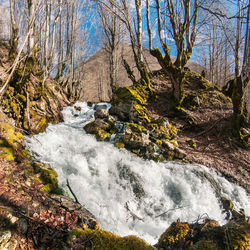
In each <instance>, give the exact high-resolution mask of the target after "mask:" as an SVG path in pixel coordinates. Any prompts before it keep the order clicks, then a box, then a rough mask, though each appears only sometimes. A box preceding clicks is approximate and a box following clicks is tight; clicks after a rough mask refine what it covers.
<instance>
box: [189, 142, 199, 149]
mask: <svg viewBox="0 0 250 250" xmlns="http://www.w3.org/2000/svg"><path fill="white" fill-rule="evenodd" d="M187 143H188V144H189V146H190V147H192V148H193V149H196V148H197V144H196V143H195V142H194V141H193V140H188V141H187Z"/></svg>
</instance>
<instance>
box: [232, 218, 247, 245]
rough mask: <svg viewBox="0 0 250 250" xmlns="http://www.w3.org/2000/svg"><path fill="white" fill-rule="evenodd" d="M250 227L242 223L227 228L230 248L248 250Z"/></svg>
mask: <svg viewBox="0 0 250 250" xmlns="http://www.w3.org/2000/svg"><path fill="white" fill-rule="evenodd" d="M249 228H250V225H249V223H248V222H244V223H242V224H241V225H236V224H235V225H233V224H231V225H230V226H228V237H229V239H230V247H231V248H232V249H234V250H236V249H237V250H244V249H250V230H249Z"/></svg>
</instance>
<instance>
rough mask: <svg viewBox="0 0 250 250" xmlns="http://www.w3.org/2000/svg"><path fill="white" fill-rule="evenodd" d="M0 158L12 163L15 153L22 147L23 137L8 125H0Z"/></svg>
mask: <svg viewBox="0 0 250 250" xmlns="http://www.w3.org/2000/svg"><path fill="white" fill-rule="evenodd" d="M0 133H1V134H2V138H1V139H0V157H3V158H5V159H6V160H10V161H14V160H15V152H16V151H18V149H19V148H20V147H21V146H22V142H23V135H22V134H21V133H20V132H16V131H15V129H14V127H13V126H12V125H10V124H9V123H0Z"/></svg>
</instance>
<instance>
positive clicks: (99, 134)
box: [96, 129, 110, 141]
mask: <svg viewBox="0 0 250 250" xmlns="http://www.w3.org/2000/svg"><path fill="white" fill-rule="evenodd" d="M109 138H110V133H108V132H106V131H105V130H103V129H99V130H98V132H97V134H96V139H97V140H99V141H106V140H108V139H109Z"/></svg>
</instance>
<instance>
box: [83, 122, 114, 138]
mask: <svg viewBox="0 0 250 250" xmlns="http://www.w3.org/2000/svg"><path fill="white" fill-rule="evenodd" d="M107 128H110V125H108V127H107ZM84 129H85V131H86V132H87V133H89V134H94V135H95V136H96V139H97V140H99V141H106V140H109V138H110V133H109V132H107V131H105V130H104V129H102V128H100V127H99V126H98V125H97V124H96V122H95V121H92V122H89V123H88V124H86V125H85V126H84Z"/></svg>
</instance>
